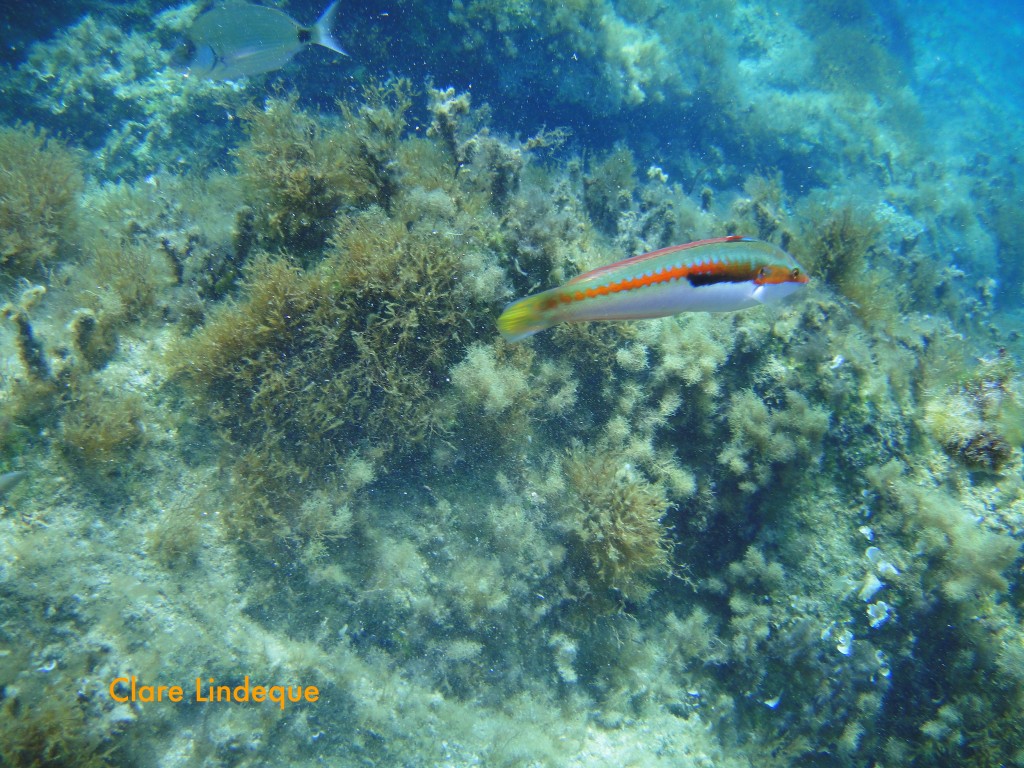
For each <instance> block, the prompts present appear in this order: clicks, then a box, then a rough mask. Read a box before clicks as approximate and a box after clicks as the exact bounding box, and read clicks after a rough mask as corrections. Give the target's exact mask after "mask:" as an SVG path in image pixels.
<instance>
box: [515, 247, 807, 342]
mask: <svg viewBox="0 0 1024 768" xmlns="http://www.w3.org/2000/svg"><path fill="white" fill-rule="evenodd" d="M806 283H807V275H806V274H805V273H804V271H803V270H802V269H801V268H800V265H799V264H797V263H796V261H795V260H794V259H793V257H792V256H790V255H789V254H788V253H786V252H785V251H783V250H782V249H781V248H778V247H777V246H774V245H772V244H771V243H766V242H763V241H761V240H754V239H752V238H749V237H741V236H738V235H732V236H729V237H717V238H714V239H711V240H697V241H696V242H693V243H686V244H685V245H673V246H671V247H669V248H662V249H661V250H657V251H651V252H650V253H644V254H641V255H639V256H633V257H631V258H628V259H624V260H622V261H617V262H615V263H614V264H609V265H608V266H605V267H599V268H598V269H593V270H591V271H590V272H585V273H583V274H582V275H579V276H578V277H574V278H573V279H572V280H570V281H569V282H567V283H566V284H565V285H561V286H559V287H558V288H552V289H550V290H547V291H544V292H543V293H537V294H534V295H533V296H527V297H526V298H525V299H519V300H518V301H514V302H512V303H511V304H509V305H508V306H507V307H505V311H504V312H502V313H501V316H500V317H499V318H498V330H499V331H500V332H501V335H502V336H504V337H505V338H506V339H508V340H509V341H518V340H520V339H525V338H526V337H527V336H532V335H533V334H535V333H537V332H538V331H543V330H544V329H546V328H550V327H551V326H553V325H555V324H557V323H575V322H580V321H583V320H640V319H644V318H651V317H666V316H668V315H676V314H679V313H680V312H732V311H734V310H737V309H746V308H747V307H754V306H757V305H758V304H767V303H770V302H773V301H778V300H779V299H782V298H784V297H785V296H788V295H789V294H791V293H793V292H794V291H796V290H797V289H798V288H801V287H802V286H804V285H806Z"/></svg>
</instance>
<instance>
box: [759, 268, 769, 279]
mask: <svg viewBox="0 0 1024 768" xmlns="http://www.w3.org/2000/svg"><path fill="white" fill-rule="evenodd" d="M757 276H758V277H768V268H767V267H761V269H760V270H759V271H758V273H757Z"/></svg>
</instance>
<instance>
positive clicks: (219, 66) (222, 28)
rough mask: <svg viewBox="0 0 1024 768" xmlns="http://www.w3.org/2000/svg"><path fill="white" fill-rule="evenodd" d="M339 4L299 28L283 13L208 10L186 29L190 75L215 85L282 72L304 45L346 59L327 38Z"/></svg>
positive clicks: (239, 6)
mask: <svg viewBox="0 0 1024 768" xmlns="http://www.w3.org/2000/svg"><path fill="white" fill-rule="evenodd" d="M337 11H338V0H335V2H333V3H331V5H330V6H328V8H327V10H326V11H324V13H323V15H322V16H321V17H320V19H319V20H318V21H317V22H316V24H314V25H313V26H312V27H303V26H302V25H301V24H299V23H298V22H296V21H295V20H294V19H292V18H291V17H290V16H289V15H288V14H286V13H285V12H284V11H279V10H277V9H276V8H267V7H265V6H262V5H253V4H251V3H247V2H244V1H243V0H226V2H224V3H223V4H221V5H218V6H217V7H215V8H212V9H211V10H209V11H207V12H206V13H204V14H203V15H201V16H200V17H199V18H197V19H196V20H195V22H193V24H192V28H191V29H190V30H189V38H190V40H191V46H190V47H191V49H192V50H191V51H190V53H191V54H192V61H191V63H190V64H189V67H188V69H189V72H191V73H194V74H196V75H198V76H200V77H208V78H211V79H214V80H233V79H235V78H239V77H245V76H247V75H259V74H262V73H264V72H271V71H273V70H275V69H280V68H281V67H283V66H284V65H285V64H287V63H288V62H289V61H291V60H292V57H294V56H295V54H296V53H298V52H299V51H301V50H302V49H303V48H305V47H306V46H307V45H322V46H323V47H325V48H329V49H330V50H332V51H334V52H335V53H339V54H341V55H343V56H347V55H348V54H346V53H345V51H344V50H342V48H341V46H340V45H339V44H338V42H337V41H336V40H335V39H334V37H333V35H332V34H331V27H332V26H333V25H334V18H335V16H336V15H337Z"/></svg>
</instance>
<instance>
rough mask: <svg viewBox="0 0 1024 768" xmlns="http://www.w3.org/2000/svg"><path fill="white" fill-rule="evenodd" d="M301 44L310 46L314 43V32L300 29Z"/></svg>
mask: <svg viewBox="0 0 1024 768" xmlns="http://www.w3.org/2000/svg"><path fill="white" fill-rule="evenodd" d="M299 42H300V43H302V44H303V45H309V44H310V43H311V42H313V30H311V29H300V30H299Z"/></svg>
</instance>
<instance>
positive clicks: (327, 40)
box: [313, 0, 348, 56]
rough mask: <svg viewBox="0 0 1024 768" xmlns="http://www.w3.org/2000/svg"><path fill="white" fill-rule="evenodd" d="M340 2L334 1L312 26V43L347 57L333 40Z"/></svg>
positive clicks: (339, 0) (338, 0)
mask: <svg viewBox="0 0 1024 768" xmlns="http://www.w3.org/2000/svg"><path fill="white" fill-rule="evenodd" d="M340 3H341V0H334V2H333V3H331V4H330V5H329V6H327V10H326V11H324V12H323V15H321V16H320V18H319V19H317V22H316V24H314V25H313V42H314V43H316V44H317V45H322V46H323V47H324V48H330V49H331V50H332V51H334V52H335V53H340V54H341V55H342V56H348V54H347V53H345V51H344V49H343V48H342V47H341V44H340V43H338V41H337V40H335V39H334V33H333V31H332V30H333V29H334V19H335V17H337V15H338V5H339V4H340Z"/></svg>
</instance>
